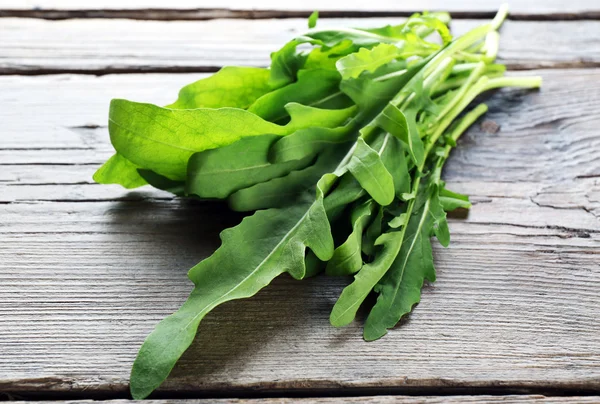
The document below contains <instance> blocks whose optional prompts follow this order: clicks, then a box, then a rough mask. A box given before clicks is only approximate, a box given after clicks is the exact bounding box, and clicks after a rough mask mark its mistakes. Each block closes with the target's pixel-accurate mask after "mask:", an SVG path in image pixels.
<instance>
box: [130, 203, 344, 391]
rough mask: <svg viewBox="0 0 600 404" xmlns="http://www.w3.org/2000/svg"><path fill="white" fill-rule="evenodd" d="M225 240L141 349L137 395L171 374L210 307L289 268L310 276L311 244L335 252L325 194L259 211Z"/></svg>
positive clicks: (322, 252)
mask: <svg viewBox="0 0 600 404" xmlns="http://www.w3.org/2000/svg"><path fill="white" fill-rule="evenodd" d="M311 199H312V200H311ZM221 239H222V240H223V245H222V246H221V247H220V248H219V249H218V250H217V251H216V252H215V253H214V254H213V255H212V256H211V257H210V258H207V259H205V260H204V261H202V262H201V263H199V264H198V265H196V266H195V267H194V268H192V269H191V270H190V272H189V277H190V279H191V280H192V281H193V282H194V285H195V288H194V290H193V291H192V293H191V295H190V297H189V298H188V300H187V301H186V302H185V303H184V304H183V306H182V307H181V308H180V309H179V310H178V311H177V312H176V313H174V314H172V315H170V316H169V317H167V318H165V319H164V320H163V321H161V322H160V323H159V324H158V325H157V326H156V328H155V329H154V331H153V332H152V333H151V334H150V335H149V336H148V338H146V340H145V341H144V344H143V345H142V347H141V348H140V351H139V353H138V356H137V358H136V360H135V362H134V364H133V368H132V370H131V393H132V395H133V397H134V398H135V399H141V398H145V397H146V396H148V395H149V394H150V393H151V392H152V391H153V390H154V389H156V388H157V387H158V386H160V384H161V383H162V382H163V381H164V380H165V379H166V378H167V376H168V375H169V373H170V372H171V370H172V369H173V366H175V363H176V362H177V360H178V359H179V357H180V356H181V355H182V354H183V352H185V350H186V349H187V348H188V347H189V346H190V344H191V343H192V341H193V340H194V336H195V335H196V330H197V328H198V325H199V324H200V321H202V319H203V318H204V316H205V315H206V314H207V313H208V312H209V311H211V310H212V309H214V308H215V307H216V306H218V305H219V304H222V303H224V302H227V301H230V300H234V299H241V298H246V297H250V296H253V295H254V294H256V293H257V292H258V291H259V290H260V289H262V288H263V287H265V286H267V285H268V284H269V283H270V282H271V281H272V280H273V279H274V278H276V277H277V276H279V275H280V274H282V273H284V272H288V273H289V274H290V275H292V276H293V277H294V278H296V279H302V278H304V276H305V275H306V267H305V265H304V254H305V250H306V248H307V247H308V248H310V249H311V250H312V251H313V252H314V253H315V255H316V256H317V257H318V258H319V259H320V260H323V261H325V260H328V259H330V258H331V256H332V255H333V239H332V238H331V231H330V227H329V221H328V220H327V215H326V213H325V209H324V207H323V199H322V197H320V198H317V201H314V198H307V199H306V200H304V201H299V202H298V203H296V204H295V205H293V206H290V207H288V208H286V209H269V210H260V211H257V212H256V213H255V214H254V215H252V216H249V217H246V218H245V219H244V220H242V223H241V224H239V225H238V226H236V227H233V228H231V229H228V230H224V231H223V232H222V233H221Z"/></svg>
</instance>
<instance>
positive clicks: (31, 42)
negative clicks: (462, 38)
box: [0, 18, 600, 74]
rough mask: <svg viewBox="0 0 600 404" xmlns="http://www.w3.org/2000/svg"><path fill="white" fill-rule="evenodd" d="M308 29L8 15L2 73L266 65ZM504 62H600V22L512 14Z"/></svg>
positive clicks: (466, 26) (378, 22)
mask: <svg viewBox="0 0 600 404" xmlns="http://www.w3.org/2000/svg"><path fill="white" fill-rule="evenodd" d="M399 20H400V19H398V18H374V19H366V20H365V19H363V20H361V19H329V20H323V21H322V25H323V26H365V27H374V26H383V25H386V24H394V23H398V21H399ZM482 23H483V21H481V20H455V21H454V22H453V24H452V29H453V32H454V33H455V34H456V35H462V34H463V33H465V32H467V31H468V30H470V29H472V28H474V27H476V26H478V25H480V24H482ZM306 29H307V28H306V21H305V20H303V19H288V20H258V21H257V20H254V21H252V20H214V21H203V22H175V23H174V22H165V21H128V20H68V21H60V22H56V21H44V20H35V19H18V18H9V19H3V20H2V24H0V37H1V38H2V41H1V42H0V55H2V56H1V57H0V74H46V73H60V72H80V73H94V74H106V73H123V72H190V71H192V72H193V71H196V72H203V71H214V70H216V69H218V68H219V67H222V66H224V65H248V66H267V65H268V64H269V63H270V59H269V55H270V53H271V52H272V51H273V50H274V49H277V48H278V47H280V46H281V45H283V44H284V43H286V42H287V41H288V40H290V39H291V38H293V37H294V36H295V35H298V34H301V33H302V32H304V31H305V30H306ZM99 32H102V35H98V33H99ZM549 43H551V44H552V46H551V47H548V46H547V45H548V44H549ZM499 61H500V62H502V63H506V64H508V65H509V67H510V68H511V69H526V68H527V69H530V68H537V67H586V66H587V67H594V66H600V21H578V22H574V21H570V22H569V21H561V22H548V21H508V22H507V23H506V25H505V26H504V27H503V29H502V36H501V44H500V54H499Z"/></svg>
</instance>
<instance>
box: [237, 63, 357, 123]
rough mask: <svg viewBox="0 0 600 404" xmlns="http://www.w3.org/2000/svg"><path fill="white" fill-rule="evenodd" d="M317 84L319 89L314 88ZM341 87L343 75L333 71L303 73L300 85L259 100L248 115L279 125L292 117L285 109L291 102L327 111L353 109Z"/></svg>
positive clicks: (250, 108) (295, 83)
mask: <svg viewBox="0 0 600 404" xmlns="http://www.w3.org/2000/svg"><path fill="white" fill-rule="evenodd" d="M315 82H317V83H319V85H318V86H315V85H313V83H315ZM339 83H340V74H339V73H338V72H335V71H331V70H300V71H299V72H298V81H296V82H294V83H291V84H288V85H286V86H285V87H281V88H279V89H277V90H275V91H271V92H270V93H267V94H265V95H263V96H262V97H260V98H258V99H257V100H256V101H255V102H254V103H253V104H252V105H250V107H249V108H248V111H250V112H252V113H254V114H256V115H258V116H260V117H261V118H263V119H264V120H267V121H271V122H278V121H280V120H281V119H284V118H286V117H288V113H287V111H286V110H285V106H286V105H287V104H289V103H290V102H295V103H300V104H304V105H308V106H312V107H317V108H324V109H336V108H347V107H350V106H352V104H351V102H350V100H349V99H348V97H346V96H345V95H344V94H343V93H342V92H340V91H339V89H338V86H339ZM319 126H321V125H319Z"/></svg>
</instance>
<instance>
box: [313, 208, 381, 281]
mask: <svg viewBox="0 0 600 404" xmlns="http://www.w3.org/2000/svg"><path fill="white" fill-rule="evenodd" d="M374 208H375V204H374V202H373V200H371V199H368V200H367V201H362V202H360V203H358V204H357V205H356V206H354V208H353V209H352V213H351V214H350V222H351V224H352V233H350V235H349V236H348V238H347V239H346V241H344V243H343V244H341V245H340V246H339V247H337V248H336V249H335V251H334V253H333V257H331V259H330V260H329V262H328V263H327V267H326V269H325V271H326V273H327V275H331V276H345V275H351V274H353V273H355V272H357V271H358V270H359V269H360V268H361V267H362V265H363V259H362V237H363V230H364V229H365V227H366V226H367V224H368V223H369V219H370V218H371V215H372V214H373V210H374Z"/></svg>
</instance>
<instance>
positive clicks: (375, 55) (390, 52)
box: [336, 43, 402, 80]
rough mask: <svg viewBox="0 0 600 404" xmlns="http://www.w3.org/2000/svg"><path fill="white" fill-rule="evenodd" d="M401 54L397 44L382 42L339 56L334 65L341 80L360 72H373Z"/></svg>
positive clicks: (355, 75) (353, 76) (355, 76)
mask: <svg viewBox="0 0 600 404" xmlns="http://www.w3.org/2000/svg"><path fill="white" fill-rule="evenodd" d="M401 55H402V53H401V50H400V49H399V48H398V47H397V46H395V45H391V44H385V43H383V44H380V45H377V46H375V47H374V48H372V49H367V48H362V49H360V50H359V51H358V52H355V53H352V54H350V55H348V56H345V57H343V58H341V59H340V60H338V61H337V63H336V67H337V69H338V71H339V72H340V74H341V75H342V79H343V80H346V79H350V78H357V77H358V76H360V74H361V73H363V72H365V71H366V72H373V71H375V70H376V69H378V68H379V67H381V66H383V65H385V64H386V63H389V62H391V61H392V60H394V59H396V58H398V57H400V56H401Z"/></svg>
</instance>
